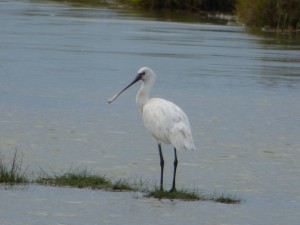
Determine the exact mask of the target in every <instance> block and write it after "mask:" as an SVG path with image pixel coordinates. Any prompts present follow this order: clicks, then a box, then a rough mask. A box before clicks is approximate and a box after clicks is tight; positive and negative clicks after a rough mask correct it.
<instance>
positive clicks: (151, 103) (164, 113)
mask: <svg viewBox="0 0 300 225" xmlns="http://www.w3.org/2000/svg"><path fill="white" fill-rule="evenodd" d="M155 79H156V74H155V73H154V72H153V70H151V69H150V68H147V67H142V68H141V69H139V71H138V73H137V76H136V78H135V79H134V80H133V81H132V82H131V83H130V84H129V85H128V86H127V87H125V88H124V89H123V90H122V91H120V92H119V93H117V94H116V95H114V96H113V97H112V98H111V99H109V100H108V103H111V102H113V101H114V100H115V99H116V98H117V97H118V96H119V95H120V94H121V93H122V92H123V91H125V90H126V89H127V88H129V87H130V86H132V85H133V84H134V83H136V82H138V81H139V80H141V81H142V82H143V83H142V86H141V88H140V90H139V91H138V93H137V95H136V104H137V106H138V108H139V111H140V113H141V116H142V119H143V122H144V125H145V127H146V129H147V130H148V131H149V132H150V133H151V134H152V136H153V137H154V138H155V139H156V141H157V144H158V151H159V156H160V168H161V172H160V189H161V190H163V176H164V158H163V154H162V150H161V144H162V143H165V144H172V145H173V147H174V155H175V160H174V174H173V185H172V189H171V190H170V191H176V187H175V180H176V169H177V164H178V160H177V151H176V150H177V149H184V150H186V149H189V150H195V149H196V148H195V145H194V143H193V137H192V132H191V127H190V124H189V120H188V118H187V116H186V114H185V113H184V112H183V111H182V110H181V109H180V108H179V107H178V106H177V105H175V104H174V103H172V102H170V101H167V100H165V99H162V98H149V94H150V91H151V89H152V87H153V85H154V83H155Z"/></svg>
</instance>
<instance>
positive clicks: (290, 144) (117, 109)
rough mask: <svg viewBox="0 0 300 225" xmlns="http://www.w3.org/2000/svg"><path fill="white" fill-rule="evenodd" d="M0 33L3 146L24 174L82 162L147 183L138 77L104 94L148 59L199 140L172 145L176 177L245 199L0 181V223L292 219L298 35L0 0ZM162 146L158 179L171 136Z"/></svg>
mask: <svg viewBox="0 0 300 225" xmlns="http://www.w3.org/2000/svg"><path fill="white" fill-rule="evenodd" d="M0 40H1V41H0V61H1V64H0V79H1V82H0V151H1V152H2V153H3V155H5V156H6V157H9V156H12V154H13V151H14V150H15V149H17V150H18V151H19V152H20V153H22V154H23V164H24V165H25V166H27V165H28V169H27V170H28V171H29V172H31V171H33V172H34V173H39V172H40V169H39V168H40V167H41V168H43V170H45V171H56V172H59V171H66V170H68V169H70V168H71V167H75V168H77V167H80V168H89V169H91V170H92V171H94V172H96V173H101V174H108V175H109V176H113V177H125V178H129V179H134V178H135V177H138V178H139V177H142V178H143V179H145V180H147V181H149V182H150V183H151V182H153V181H157V180H158V179H159V157H158V154H157V153H158V151H157V149H156V148H157V147H156V143H155V141H154V139H153V138H152V137H151V136H150V135H149V134H148V133H147V132H146V131H145V130H144V128H143V124H142V121H141V119H140V116H139V114H138V111H137V109H136V106H135V93H136V91H137V90H138V86H139V85H136V86H135V87H132V88H131V89H130V90H128V91H126V92H125V93H124V94H122V95H121V96H120V97H119V98H118V100H117V101H115V102H114V103H113V104H111V105H110V104H107V103H106V99H107V98H109V97H111V96H112V95H113V94H115V93H116V92H117V91H119V90H120V89H121V88H122V87H124V86H125V85H126V84H128V83H129V82H130V81H131V80H132V79H133V78H134V76H135V73H136V71H137V69H138V68H139V67H141V66H144V65H147V66H149V67H151V68H153V69H154V70H155V71H156V72H157V75H158V81H157V84H156V86H155V88H154V90H153V96H161V97H164V98H167V99H169V100H172V101H174V102H176V103H177V104H178V105H179V106H181V107H182V108H183V109H184V111H185V112H186V113H187V114H188V116H189V119H190V123H191V126H192V130H193V136H194V141H195V145H196V147H197V151H194V152H179V155H178V157H179V169H178V176H177V178H178V187H181V186H184V187H185V188H194V187H197V188H198V189H200V190H202V191H203V192H206V193H214V192H216V193H224V192H225V193H230V194H236V195H237V196H239V197H240V198H242V199H243V202H242V204H239V205H224V204H217V203H211V202H181V201H174V202H171V201H168V200H165V201H158V200H156V199H145V198H136V195H135V194H133V193H109V192H102V191H91V190H76V189H70V188H52V187H43V186H35V185H32V186H31V185H30V186H27V187H25V188H16V189H12V190H5V188H4V187H2V188H1V189H0V201H1V203H2V204H0V224H3V225H6V224H41V223H42V224H141V223H142V224H171V223H172V224H183V223H186V224H264V225H265V224H295V225H296V224H298V223H299V221H300V215H299V211H300V191H299V186H300V175H299V172H300V163H299V162H300V156H299V151H300V140H299V133H300V104H299V99H300V45H299V44H300V41H299V38H297V37H293V36H284V35H282V36H280V35H278V36H277V37H276V36H274V35H271V34H259V35H258V34H251V33H247V32H245V30H244V29H243V28H242V27H239V26H230V25H227V26H226V25H219V24H213V23H211V22H206V23H180V22H168V21H164V20H160V19H151V18H149V17H147V18H145V17H143V16H142V15H137V14H132V13H131V12H128V11H126V10H124V9H107V8H89V7H73V6H71V5H68V4H59V3H51V2H38V1H31V2H30V1H2V2H1V3H0ZM163 152H164V154H165V159H166V176H165V179H166V181H165V182H166V187H169V186H170V183H171V178H172V161H173V152H172V148H171V146H163ZM4 203H5V204H4ZM141 218H142V221H141Z"/></svg>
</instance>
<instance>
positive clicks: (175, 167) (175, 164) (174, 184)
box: [170, 148, 178, 192]
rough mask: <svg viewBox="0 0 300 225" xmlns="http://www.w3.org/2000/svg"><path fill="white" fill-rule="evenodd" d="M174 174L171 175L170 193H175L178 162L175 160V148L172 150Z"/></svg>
mask: <svg viewBox="0 0 300 225" xmlns="http://www.w3.org/2000/svg"><path fill="white" fill-rule="evenodd" d="M174 156H175V159H174V173H173V185H172V189H171V190H170V192H173V191H176V187H175V186H176V181H175V180H176V170H177V164H178V160H177V151H176V148H174Z"/></svg>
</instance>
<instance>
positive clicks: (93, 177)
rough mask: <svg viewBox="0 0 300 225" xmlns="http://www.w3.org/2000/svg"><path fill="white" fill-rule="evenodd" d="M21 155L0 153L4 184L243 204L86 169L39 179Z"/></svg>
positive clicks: (226, 197) (234, 199)
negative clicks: (169, 190)
mask: <svg viewBox="0 0 300 225" xmlns="http://www.w3.org/2000/svg"><path fill="white" fill-rule="evenodd" d="M25 171H26V170H25V169H24V168H23V165H22V156H21V157H19V156H18V153H17V151H15V152H14V154H13V156H12V158H11V159H7V158H5V157H4V156H3V155H0V183H2V184H3V185H7V184H9V185H17V184H39V185H48V186H57V187H72V188H88V189H93V190H100V189H101V190H106V191H134V192H142V193H144V197H153V198H158V199H179V200H185V201H196V200H202V201H214V202H221V203H227V204H237V203H240V201H241V200H240V199H239V198H237V197H235V196H230V195H224V194H221V195H216V194H214V195H204V194H202V193H200V192H198V191H196V190H186V189H181V190H178V191H176V192H168V191H161V190H160V189H158V188H157V186H156V185H149V184H147V183H146V182H145V181H143V180H142V179H138V180H135V181H133V182H129V181H127V180H126V179H114V178H108V177H107V176H103V175H98V174H94V173H92V172H90V171H88V170H87V169H83V170H80V169H75V170H69V171H67V172H66V173H62V174H55V173H53V174H51V175H50V174H48V173H46V172H45V171H44V170H42V169H41V174H40V175H39V176H38V178H35V179H30V178H28V176H26V174H25Z"/></svg>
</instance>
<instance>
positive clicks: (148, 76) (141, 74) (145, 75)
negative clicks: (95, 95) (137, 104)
mask: <svg viewBox="0 0 300 225" xmlns="http://www.w3.org/2000/svg"><path fill="white" fill-rule="evenodd" d="M155 77H156V75H155V73H154V72H153V70H151V69H150V68H148V67H142V68H141V69H139V70H138V72H137V75H136V77H135V79H134V80H133V81H132V82H131V83H130V84H129V85H127V86H126V87H125V88H124V89H123V90H122V91H120V92H119V93H117V94H115V95H114V96H113V97H112V98H110V99H108V100H107V102H108V103H112V102H113V101H114V100H115V99H116V98H117V97H118V96H119V95H120V94H122V93H123V92H124V91H125V90H126V89H127V88H129V87H130V86H132V85H133V84H135V83H136V82H138V81H140V80H142V81H143V82H147V81H150V80H151V81H153V83H154V81H155ZM151 81H150V82H151Z"/></svg>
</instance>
